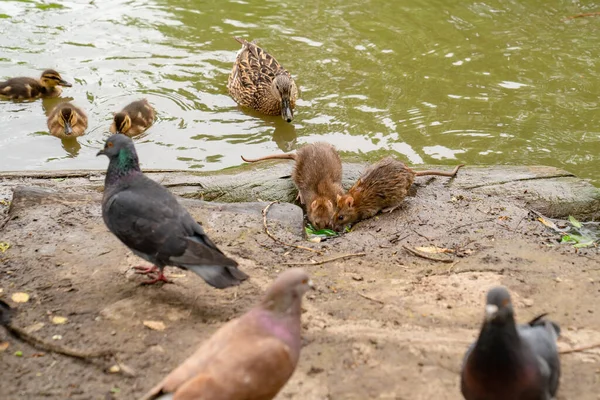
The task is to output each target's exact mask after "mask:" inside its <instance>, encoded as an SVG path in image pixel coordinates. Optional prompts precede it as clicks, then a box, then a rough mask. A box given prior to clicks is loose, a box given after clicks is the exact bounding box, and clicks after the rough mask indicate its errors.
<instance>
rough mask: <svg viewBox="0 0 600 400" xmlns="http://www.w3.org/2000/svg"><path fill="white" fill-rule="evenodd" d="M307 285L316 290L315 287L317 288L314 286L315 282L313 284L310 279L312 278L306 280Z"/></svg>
mask: <svg viewBox="0 0 600 400" xmlns="http://www.w3.org/2000/svg"><path fill="white" fill-rule="evenodd" d="M307 285H308V287H309V288H311V290H316V289H317V287H316V286H315V284H314V282H313V281H312V279H309V280H308V283H307Z"/></svg>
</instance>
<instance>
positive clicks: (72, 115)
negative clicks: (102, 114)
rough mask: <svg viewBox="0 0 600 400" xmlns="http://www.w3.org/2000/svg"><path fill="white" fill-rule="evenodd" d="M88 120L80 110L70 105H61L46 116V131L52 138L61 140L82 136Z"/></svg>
mask: <svg viewBox="0 0 600 400" xmlns="http://www.w3.org/2000/svg"><path fill="white" fill-rule="evenodd" d="M87 126H88V119H87V116H86V115H85V113H84V112H83V110H82V109H81V108H78V107H75V106H74V105H73V104H71V103H61V104H59V105H57V106H56V107H54V109H53V110H52V112H51V113H50V115H48V129H49V130H50V133H51V134H52V135H53V136H56V137H59V138H61V139H67V138H71V137H77V136H81V135H83V133H84V132H85V130H86V129H87Z"/></svg>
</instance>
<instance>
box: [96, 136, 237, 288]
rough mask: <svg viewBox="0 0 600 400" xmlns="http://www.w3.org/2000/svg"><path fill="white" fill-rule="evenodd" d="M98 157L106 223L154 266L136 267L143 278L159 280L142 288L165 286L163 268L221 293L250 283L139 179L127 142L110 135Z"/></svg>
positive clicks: (178, 209) (170, 198)
mask: <svg viewBox="0 0 600 400" xmlns="http://www.w3.org/2000/svg"><path fill="white" fill-rule="evenodd" d="M101 154H104V155H105V156H107V157H108V158H109V160H110V163H109V164H108V170H107V171H106V179H105V183H104V197H103V199H102V217H103V218H104V223H106V226H107V227H108V229H109V230H110V231H111V232H112V233H113V234H114V235H115V236H116V237H118V238H119V240H121V242H123V243H124V244H125V245H126V246H127V247H129V248H130V249H131V250H132V251H133V252H134V253H135V254H136V255H137V256H139V257H141V258H143V259H145V260H147V261H149V262H151V263H152V264H154V266H152V267H135V268H136V269H138V270H139V271H140V272H139V273H142V274H152V273H156V274H157V275H156V276H155V277H154V279H151V280H149V281H145V282H144V283H145V284H152V283H156V282H159V281H164V282H168V281H167V279H166V278H165V276H164V274H163V269H164V268H165V266H167V265H173V266H176V267H179V268H183V269H188V270H191V271H193V272H195V273H196V274H198V275H200V276H201V277H202V278H203V279H204V280H205V281H206V283H208V284H209V285H211V286H213V287H216V288H219V289H223V288H226V287H229V286H234V285H239V284H240V283H241V281H243V280H245V279H247V278H248V275H246V274H245V273H244V272H242V271H240V270H239V269H238V268H237V262H235V261H234V260H232V259H231V258H228V257H226V256H225V255H224V254H223V253H222V252H221V250H219V249H218V248H217V246H216V245H215V244H214V243H213V242H212V241H211V240H210V239H209V238H208V236H206V234H205V233H204V230H203V229H202V227H201V226H200V224H198V223H197V222H196V221H194V219H193V218H192V216H191V215H190V214H189V213H188V212H187V210H186V209H185V208H183V206H181V204H179V202H178V201H177V199H176V198H175V196H174V195H173V194H171V192H169V191H168V190H167V189H166V188H164V187H163V186H161V185H160V184H158V183H156V182H154V181H153V180H152V179H150V178H148V177H146V176H145V175H144V174H143V173H142V171H141V170H140V165H139V162H138V156H137V153H136V151H135V147H134V145H133V142H132V140H131V139H130V138H129V137H127V136H125V135H122V134H116V135H112V136H111V137H109V138H108V139H107V140H106V144H105V145H104V149H102V150H100V151H99V152H98V154H97V155H101Z"/></svg>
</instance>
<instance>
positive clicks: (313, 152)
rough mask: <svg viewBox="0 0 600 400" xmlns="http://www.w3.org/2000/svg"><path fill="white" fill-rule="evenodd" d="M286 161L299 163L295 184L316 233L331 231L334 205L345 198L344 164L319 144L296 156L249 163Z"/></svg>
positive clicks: (314, 144) (332, 152)
mask: <svg viewBox="0 0 600 400" xmlns="http://www.w3.org/2000/svg"><path fill="white" fill-rule="evenodd" d="M273 159H284V160H294V161H296V166H295V168H294V171H293V172H292V180H293V181H294V184H295V185H296V187H297V188H298V197H299V199H300V203H302V204H305V205H306V216H307V217H308V220H309V221H310V223H311V224H312V225H313V226H314V227H315V228H317V229H324V228H332V227H333V225H332V221H333V214H334V212H335V202H336V199H337V197H338V196H341V195H343V194H344V189H343V188H342V161H341V160H340V156H339V154H338V153H337V151H336V150H335V147H333V146H332V145H330V144H329V143H323V142H317V143H312V144H307V145H305V146H302V147H301V148H300V149H298V150H297V151H296V153H289V154H273V155H269V156H265V157H261V158H256V159H247V158H244V157H243V156H242V160H244V161H246V162H256V161H262V160H273Z"/></svg>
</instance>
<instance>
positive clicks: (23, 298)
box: [11, 292, 29, 303]
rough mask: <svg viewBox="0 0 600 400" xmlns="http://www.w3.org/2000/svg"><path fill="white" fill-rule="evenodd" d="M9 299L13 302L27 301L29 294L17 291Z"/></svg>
mask: <svg viewBox="0 0 600 400" xmlns="http://www.w3.org/2000/svg"><path fill="white" fill-rule="evenodd" d="M11 299H12V301H14V302H15V303H27V302H28V301H29V295H28V294H27V293H23V292H18V293H15V294H13V295H12V297H11Z"/></svg>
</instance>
